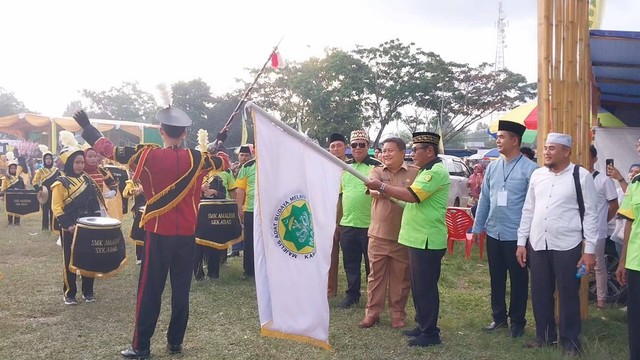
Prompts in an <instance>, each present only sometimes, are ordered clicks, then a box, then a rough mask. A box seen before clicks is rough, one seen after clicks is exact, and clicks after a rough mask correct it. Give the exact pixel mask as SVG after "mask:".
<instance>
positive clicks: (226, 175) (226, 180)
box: [218, 170, 237, 199]
mask: <svg viewBox="0 0 640 360" xmlns="http://www.w3.org/2000/svg"><path fill="white" fill-rule="evenodd" d="M218 176H220V179H222V185H224V188H225V189H227V195H226V196H225V198H226V199H231V191H232V190H235V188H236V187H237V186H236V179H234V178H233V174H232V173H231V171H229V170H227V171H223V172H221V173H219V174H218Z"/></svg>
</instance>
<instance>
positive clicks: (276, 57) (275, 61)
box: [271, 51, 284, 69]
mask: <svg viewBox="0 0 640 360" xmlns="http://www.w3.org/2000/svg"><path fill="white" fill-rule="evenodd" d="M271 67H272V68H274V69H279V68H282V67H284V60H283V59H282V56H280V53H279V52H277V51H274V52H272V53H271Z"/></svg>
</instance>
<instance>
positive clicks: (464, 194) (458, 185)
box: [438, 155, 471, 207]
mask: <svg viewBox="0 0 640 360" xmlns="http://www.w3.org/2000/svg"><path fill="white" fill-rule="evenodd" d="M438 157H439V158H440V159H442V161H443V162H444V164H445V165H446V167H447V170H448V171H449V179H450V180H451V188H450V190H449V201H448V202H447V205H448V206H455V207H460V206H467V203H468V202H469V188H468V187H467V181H468V180H469V176H471V170H469V168H468V167H467V165H466V164H465V163H464V162H463V161H462V159H460V158H459V157H456V156H452V155H438Z"/></svg>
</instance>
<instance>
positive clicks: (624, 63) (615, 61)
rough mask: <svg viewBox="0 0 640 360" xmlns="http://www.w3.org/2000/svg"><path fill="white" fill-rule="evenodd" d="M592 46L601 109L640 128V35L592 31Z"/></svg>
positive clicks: (630, 32)
mask: <svg viewBox="0 0 640 360" xmlns="http://www.w3.org/2000/svg"><path fill="white" fill-rule="evenodd" d="M589 45H590V49H591V66H592V68H593V74H594V80H595V84H594V85H595V88H597V90H598V91H597V92H596V97H598V96H599V102H600V106H602V107H604V108H605V109H607V110H609V111H610V112H611V113H613V114H614V115H616V116H617V117H618V118H620V120H622V122H624V123H625V124H626V125H627V126H630V127H640V116H638V115H639V114H640V57H639V56H638V54H640V32H632V31H611V30H591V33H590V41H589Z"/></svg>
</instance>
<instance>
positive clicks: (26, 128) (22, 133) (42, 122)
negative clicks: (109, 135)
mask: <svg viewBox="0 0 640 360" xmlns="http://www.w3.org/2000/svg"><path fill="white" fill-rule="evenodd" d="M91 124H93V125H94V126H95V127H96V128H97V129H98V130H100V131H101V132H107V131H110V130H114V129H121V130H123V131H125V132H127V133H129V134H131V135H134V136H136V137H137V138H139V139H140V142H155V143H158V141H159V134H158V132H157V130H154V129H158V128H160V126H158V125H152V124H146V123H138V122H133V121H125V120H103V119H91ZM59 130H68V131H71V132H77V131H80V126H79V125H78V124H77V123H76V121H75V120H74V119H73V118H70V117H55V118H51V117H48V116H43V115H36V114H24V113H21V114H16V115H10V116H5V117H0V132H3V133H6V134H10V135H14V136H17V137H19V138H23V139H26V138H29V136H28V135H29V133H39V134H41V135H42V137H43V138H45V139H46V143H47V145H48V146H49V147H50V148H51V150H52V151H54V152H55V151H56V150H57V142H58V139H57V137H58V136H57V134H58V131H59ZM42 142H43V143H44V142H45V141H42Z"/></svg>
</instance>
